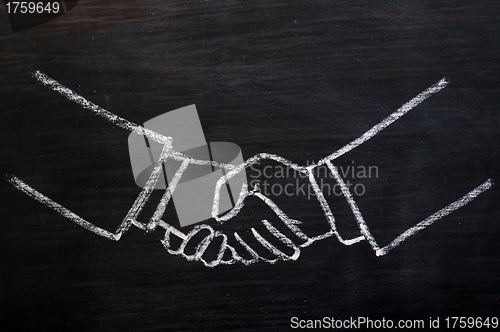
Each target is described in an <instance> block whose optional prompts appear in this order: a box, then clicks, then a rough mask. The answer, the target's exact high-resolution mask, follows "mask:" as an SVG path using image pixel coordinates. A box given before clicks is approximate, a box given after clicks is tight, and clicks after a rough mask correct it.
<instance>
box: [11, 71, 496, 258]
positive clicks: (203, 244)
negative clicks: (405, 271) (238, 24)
mask: <svg viewBox="0 0 500 332" xmlns="http://www.w3.org/2000/svg"><path fill="white" fill-rule="evenodd" d="M33 77H35V78H36V79H37V80H38V81H40V82H41V83H43V84H44V85H46V86H48V87H49V88H50V89H52V90H54V91H57V92H59V93H60V94H61V95H63V96H64V97H66V98H68V99H69V100H71V101H73V102H75V103H77V104H79V105H81V106H82V107H83V108H85V109H88V110H90V111H92V112H94V113H95V114H97V115H99V116H101V117H102V118H104V119H105V120H107V121H109V122H111V123H113V124H115V125H116V126H119V127H121V128H123V129H127V130H129V131H132V132H135V133H137V134H139V135H144V136H145V137H147V138H148V139H150V140H153V141H155V142H158V143H160V144H162V145H163V149H162V152H161V154H160V158H159V159H158V161H157V162H156V164H155V166H154V168H153V171H152V172H151V175H150V177H149V179H148V181H147V182H146V185H145V186H144V188H143V189H142V191H141V192H140V193H139V195H138V196H137V198H136V200H135V202H134V204H133V205H132V207H131V208H130V210H129V211H128V213H127V214H126V215H125V217H124V218H123V220H122V223H121V224H120V225H119V226H118V228H117V229H116V231H115V232H114V233H112V232H110V231H108V230H105V229H102V228H100V227H98V226H96V225H95V224H93V223H90V222H88V221H86V220H85V219H83V218H81V217H80V216H78V215H77V214H75V213H73V212H72V211H70V210H68V209H67V208H65V207H63V206H62V205H60V204H58V203H56V202H54V201H53V200H51V199H50V198H48V197H46V196H45V195H43V194H42V193H40V192H38V191H37V190H35V189H34V188H32V187H31V186H29V185H28V184H26V183H24V182H23V181H22V180H20V179H18V178H17V177H15V176H14V175H9V174H8V175H6V181H7V182H9V183H11V184H12V185H13V186H14V187H15V188H17V189H19V190H21V191H22V192H24V193H25V194H27V195H28V196H30V197H32V198H33V199H35V200H37V201H39V202H40V203H42V204H43V205H45V206H47V207H49V208H51V209H53V210H54V211H56V212H58V213H60V214H61V215H63V216H64V217H66V218H68V219H69V220H71V221H73V222H74V223H75V224H77V225H80V226H82V227H83V228H85V229H87V230H89V231H91V232H93V233H95V234H97V235H99V236H102V237H105V238H107V239H110V240H114V241H118V240H120V238H121V236H122V235H123V234H124V233H125V232H127V231H128V229H129V228H130V227H131V226H135V227H137V228H139V229H142V230H144V231H146V232H152V231H154V230H156V229H157V228H158V227H160V228H162V229H164V230H165V235H164V237H163V240H161V243H162V244H163V246H164V247H165V249H166V250H167V251H168V252H169V253H170V254H172V255H179V256H182V257H184V258H185V259H186V260H188V261H200V262H202V263H203V264H204V265H205V266H207V267H215V266H218V265H231V264H235V263H242V264H244V265H250V264H253V263H256V262H259V261H262V262H267V263H271V264H274V263H276V262H278V261H288V260H297V259H298V258H299V256H300V253H301V249H302V248H304V247H307V246H309V245H311V244H312V243H314V242H316V241H319V240H323V239H326V238H329V237H332V236H334V237H336V239H337V240H338V241H339V242H340V243H342V244H344V245H347V246H350V245H353V244H355V243H359V242H361V241H364V240H366V241H367V242H368V243H369V244H370V246H371V248H372V249H373V251H374V252H375V255H376V256H383V255H386V254H387V253H389V252H390V251H391V250H392V249H394V248H396V247H397V246H399V245H400V244H401V243H403V242H404V241H405V240H406V239H408V238H409V237H410V236H412V235H415V234H416V233H417V232H419V231H421V230H423V229H425V228H427V227H428V226H430V225H432V224H433V223H434V222H436V221H437V220H439V219H441V218H443V217H445V216H447V215H449V214H450V213H452V212H453V211H456V210H458V209H459V208H461V207H463V206H465V205H467V204H469V203H470V202H471V201H472V200H474V199H475V198H476V197H477V196H479V195H480V194H481V193H483V192H485V191H487V190H488V189H490V188H491V187H492V186H493V180H492V179H488V180H486V181H485V182H484V183H482V184H480V185H479V186H477V187H476V188H474V189H472V190H471V191H470V192H468V193H466V194H465V195H463V196H462V197H460V198H458V199H457V200H456V201H454V202H452V203H451V204H449V205H448V206H446V207H444V208H442V209H441V210H439V211H437V212H436V213H434V214H433V215H431V216H429V217H428V218H426V219H425V220H423V221H421V222H419V223H417V224H416V225H415V226H413V227H411V228H409V229H408V230H406V231H405V232H403V233H402V234H401V235H399V236H397V237H396V238H395V239H394V240H393V241H392V242H390V243H389V244H388V245H386V246H384V247H380V246H379V244H378V243H377V241H376V240H375V238H374V237H373V235H372V234H371V232H370V229H369V227H368V224H367V223H366V221H365V220H364V218H363V215H362V214H361V211H360V210H359V208H358V205H357V203H356V202H355V200H354V198H353V195H352V194H351V192H350V191H349V188H348V187H347V186H346V184H345V183H344V181H343V179H342V177H341V176H340V174H339V172H338V169H337V167H336V166H335V165H334V164H333V163H332V161H333V160H335V159H337V158H338V157H340V156H342V155H344V154H346V153H348V152H349V151H351V150H353V149H355V148H356V147H358V146H360V145H361V144H363V143H365V142H366V141H368V140H369V139H370V138H372V137H374V136H375V135H377V134H378V133H379V132H381V131H382V130H384V129H385V128H387V127H388V126H389V125H390V124H392V123H394V122H395V121H396V120H398V119H400V118H401V117H402V116H403V115H405V114H406V113H408V112H409V111H410V110H412V109H414V108H415V107H416V106H417V105H418V104H420V103H421V102H423V101H424V100H426V99H427V98H428V97H430V96H431V95H433V94H435V93H437V92H439V91H441V90H442V89H443V88H445V87H446V86H447V85H448V82H447V81H446V79H444V78H443V79H441V80H440V81H439V82H438V83H436V84H434V85H432V86H431V87H429V88H428V89H426V90H424V91H422V92H421V93H420V94H418V95H417V96H416V97H414V98H413V99H411V100H410V101H408V102H407V103H405V104H404V105H403V106H401V107H400V108H399V109H397V110H396V111H395V112H394V113H392V114H391V115H389V116H388V117H387V118H385V119H383V120H382V121H381V122H379V123H378V124H376V125H375V126H373V127H372V128H371V129H370V130H368V131H366V132H365V133H364V134H363V135H361V136H360V137H358V138H356V139H355V140H353V141H352V142H350V143H349V144H347V145H345V146H344V147H342V148H340V149H338V150H336V151H335V152H333V153H332V154H330V155H329V156H327V157H325V158H323V159H321V160H319V161H318V162H317V163H313V164H312V165H308V166H307V167H305V166H300V165H297V164H295V163H293V162H291V161H289V160H287V159H285V158H283V157H280V156H277V155H274V154H269V153H259V154H257V155H255V156H253V157H251V158H249V159H247V160H246V161H245V162H244V163H242V164H240V165H231V164H225V163H218V162H214V161H209V160H198V159H193V158H190V157H188V156H186V155H184V154H182V153H180V152H177V151H174V150H173V149H172V142H173V139H172V137H169V136H165V135H161V134H159V133H157V132H154V131H152V130H149V129H147V128H144V127H142V126H140V125H137V124H135V123H133V122H130V121H128V120H126V119H123V118H121V117H119V116H118V115H116V114H113V113H111V112H109V111H107V110H105V109H103V108H102V107H100V106H98V105H96V104H94V103H92V102H91V101H89V100H87V99H85V98H84V97H82V96H80V95H79V94H77V93H76V92H74V91H73V90H71V89H69V88H67V87H65V86H63V85H62V84H60V83H59V82H57V81H55V80H54V79H52V78H50V77H49V76H47V75H45V74H44V73H42V72H40V71H38V70H37V71H35V72H33ZM168 158H171V159H174V160H177V161H181V166H180V167H179V169H178V170H177V172H176V174H175V175H174V177H173V178H172V180H171V181H170V183H169V185H168V187H167V188H166V189H165V193H164V194H163V196H162V198H161V200H160V202H159V203H158V205H157V208H156V210H155V212H154V214H153V216H152V217H151V218H150V220H149V222H148V223H142V222H139V221H138V220H137V219H138V216H139V214H140V213H141V211H142V209H143V207H144V205H145V204H146V202H147V201H148V199H149V198H150V195H151V193H152V192H153V189H154V187H155V185H156V183H157V182H158V179H159V178H160V173H161V170H162V164H163V163H164V162H165V161H166V160H167V159H168ZM264 159H269V160H274V161H276V162H278V163H281V164H283V165H285V166H287V167H290V168H292V169H294V170H296V171H298V172H301V173H303V174H305V175H306V176H307V177H308V179H309V182H310V184H311V186H312V188H313V190H314V193H315V197H316V198H317V200H318V202H319V205H320V207H321V209H322V210H323V214H324V216H325V218H326V221H327V222H328V224H329V226H330V230H329V231H328V232H326V233H324V234H321V235H318V236H315V237H310V236H308V235H306V234H305V232H304V231H303V230H302V229H301V228H300V225H301V224H302V222H301V221H299V220H295V219H292V218H290V217H288V216H287V215H286V213H285V212H283V211H282V210H281V209H280V208H279V207H278V206H277V205H276V204H275V203H274V202H273V201H272V200H271V199H270V198H269V197H267V196H265V195H263V194H262V193H261V192H260V190H259V186H258V185H256V186H255V187H254V188H252V189H251V190H249V188H248V186H247V184H245V183H244V184H243V186H242V189H241V191H240V194H239V197H238V200H237V202H236V203H235V205H234V207H233V208H232V209H231V210H229V211H228V212H227V213H225V214H224V215H219V201H220V193H221V188H222V186H224V185H226V183H227V181H229V179H231V178H232V177H234V176H235V175H236V174H237V173H238V172H241V171H242V170H244V169H245V168H247V167H249V166H251V165H253V164H254V163H257V162H259V161H260V160H264ZM190 164H195V165H212V167H217V168H220V169H222V170H225V171H226V173H225V175H224V176H222V177H221V178H220V179H219V180H218V181H217V183H216V185H215V188H214V199H213V206H212V217H213V218H214V219H215V220H217V221H218V222H219V223H221V224H223V223H225V222H227V221H228V220H230V219H232V218H234V217H235V216H236V215H237V214H238V213H239V212H240V211H241V210H242V209H243V207H244V202H245V199H246V198H247V197H249V196H254V197H257V198H259V199H260V200H262V202H264V203H265V204H266V205H267V206H268V207H269V208H270V209H271V210H272V211H273V212H274V213H275V214H276V216H277V217H278V218H279V220H280V221H281V222H283V224H284V225H285V226H286V227H287V228H288V229H289V230H290V231H291V232H292V233H293V234H294V236H296V237H297V238H298V239H299V241H301V243H295V242H294V241H292V240H291V239H290V238H289V237H287V236H286V235H285V234H283V233H282V232H281V231H279V230H278V229H277V228H276V227H275V226H274V225H272V224H271V223H270V222H269V221H268V220H261V223H262V224H263V225H264V226H265V228H266V229H267V231H268V232H269V233H270V234H272V235H273V236H274V237H275V238H276V239H277V240H278V241H280V242H281V243H283V244H284V245H285V246H287V247H289V248H290V249H291V250H292V251H293V253H292V254H291V255H289V254H286V253H284V252H283V251H282V250H279V249H278V248H277V247H276V246H275V245H273V244H272V243H271V242H269V241H268V240H266V239H265V238H264V237H263V236H262V235H261V234H260V233H259V232H258V231H257V230H256V229H255V228H251V229H250V231H251V233H252V235H253V237H254V238H255V239H256V240H257V242H258V243H260V244H261V245H262V247H263V248H265V249H266V250H267V251H269V253H270V255H272V257H274V258H266V257H263V256H261V255H259V254H258V253H257V251H256V250H255V248H252V247H251V246H250V245H249V244H247V243H246V242H245V241H244V240H243V239H242V237H241V236H240V235H239V234H238V232H234V233H233V234H224V233H223V232H221V231H218V230H217V231H216V230H214V228H213V227H211V226H210V225H207V224H202V225H197V226H195V227H193V228H192V229H191V230H190V231H189V232H187V234H186V233H184V232H182V231H180V230H179V229H177V228H175V227H174V226H172V225H170V224H169V223H167V222H166V221H164V220H163V219H162V218H163V214H164V213H165V209H166V207H167V205H168V203H169V202H170V199H171V197H172V194H173V192H174V191H175V189H176V187H177V184H178V183H179V181H180V179H181V177H182V175H183V173H184V171H185V170H186V168H187V167H188V166H189V165H190ZM324 164H326V165H327V166H328V169H329V170H330V172H331V173H332V175H333V177H334V178H335V181H336V182H337V183H338V185H339V187H340V188H341V190H342V194H343V196H344V197H345V199H346V200H347V202H348V203H349V206H350V208H351V211H352V213H353V215H354V217H355V220H356V223H357V226H358V227H359V231H360V235H359V236H357V237H355V238H352V239H344V238H343V237H342V236H341V235H340V234H339V232H338V231H337V227H336V221H335V217H334V215H333V213H332V211H331V208H330V206H329V205H328V203H327V201H326V199H325V197H324V195H323V192H322V191H321V189H320V188H319V186H318V184H317V181H316V179H315V177H314V172H313V170H314V169H315V168H316V167H318V166H321V165H324ZM203 231H205V232H208V234H207V235H206V236H205V237H204V238H203V239H202V240H201V241H200V242H199V243H198V244H197V246H196V249H195V252H194V253H193V254H189V255H188V254H186V253H185V249H186V247H187V245H188V244H189V242H190V241H191V240H192V239H193V238H194V236H195V235H197V234H198V233H200V232H203ZM171 236H176V237H178V238H180V239H181V240H182V242H181V244H180V246H179V247H178V248H177V249H173V248H172V241H171ZM230 236H231V237H230ZM216 238H220V239H222V242H221V243H220V245H219V246H220V247H219V250H218V253H217V255H216V257H215V258H214V259H211V260H210V259H206V258H204V254H205V253H206V250H207V248H208V247H209V246H210V244H212V243H214V240H215V239H216ZM229 239H231V244H230V241H229ZM236 246H239V247H240V250H239V251H238V250H237V249H236ZM242 250H243V251H242ZM243 252H245V253H246V254H248V255H249V256H250V257H251V259H246V258H243V257H242V254H243ZM224 258H226V259H224Z"/></svg>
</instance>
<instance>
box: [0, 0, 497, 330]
mask: <svg viewBox="0 0 500 332" xmlns="http://www.w3.org/2000/svg"><path fill="white" fill-rule="evenodd" d="M498 17H500V13H499V7H498V4H497V3H496V2H494V1H475V2H473V3H471V2H469V1H376V2H373V1H302V2H296V1H289V2H286V1H262V2H250V3H249V2H246V1H166V0H162V1H139V0H135V1H90V0H89V1H83V0H82V1H80V2H79V3H78V5H76V7H75V8H73V10H71V11H70V12H68V13H67V14H65V15H63V16H61V17H59V18H57V19H55V20H53V21H50V22H48V23H46V24H43V25H40V26H38V27H35V28H32V29H28V30H25V31H21V32H18V33H15V34H10V35H6V36H3V37H1V39H0V50H1V51H0V82H1V88H0V102H1V103H0V109H1V112H2V117H1V122H0V123H1V128H0V129H1V133H2V137H1V142H2V144H3V148H2V155H1V157H2V160H1V162H2V164H1V170H2V173H7V172H8V173H12V174H15V175H16V176H17V177H19V178H21V179H22V180H24V181H26V182H27V183H28V184H30V185H31V186H33V187H34V188H36V189H37V190H39V191H41V192H42V193H44V194H46V195H47V196H49V197H51V198H52V199H54V200H55V201H57V202H59V203H61V204H62V205H64V206H66V207H67V208H69V209H71V210H72V211H74V212H76V213H78V214H79V215H81V216H82V217H84V218H86V219H88V220H90V221H91V222H95V223H96V224H98V225H100V226H102V227H104V228H106V229H114V228H115V227H116V226H117V225H118V224H119V223H120V221H121V218H122V217H123V216H124V215H125V214H126V212H127V210H128V208H129V207H130V206H131V204H132V203H133V200H134V198H135V197H136V195H137V194H138V193H139V188H137V187H136V186H135V184H134V181H133V177H132V171H131V169H130V162H129V159H128V148H127V137H128V132H126V131H124V130H122V129H120V128H116V127H113V126H112V125H110V124H108V123H106V122H104V121H103V120H102V119H100V118H97V117H95V116H93V115H91V114H90V113H89V112H87V111H85V110H82V109H81V108H80V107H79V106H77V105H76V104H74V103H72V102H70V101H67V100H65V99H64V98H63V97H61V96H60V95H58V94H57V93H54V92H52V91H50V90H48V89H47V88H46V87H44V86H42V85H41V84H40V83H38V82H36V80H34V79H33V78H31V76H30V75H29V71H30V70H33V69H39V70H41V71H42V72H45V73H46V74H48V75H49V76H51V77H53V78H55V79H56V80H58V81H60V82H61V83H63V84H65V85H67V86H68V87H70V88H72V89H74V90H75V91H77V92H78V93H80V94H82V95H83V96H85V97H87V98H89V99H90V100H92V101H93V102H95V103H96V104H99V105H101V106H102V107H104V108H106V109H108V110H110V111H111V112H114V113H116V114H118V115H120V116H122V117H125V118H127V119H128V120H131V121H134V122H137V123H143V122H144V121H147V120H148V119H151V118H153V117H155V116H157V115H159V114H162V113H164V112H166V111H169V110H173V109H176V108H180V107H183V106H186V105H189V104H193V103H194V104H196V106H197V108H198V112H199V114H200V118H201V123H202V124H203V128H204V132H205V135H206V138H207V141H229V142H234V143H236V144H238V145H239V146H240V147H241V149H242V151H243V156H244V158H249V157H251V156H253V155H254V154H256V153H258V152H271V153H275V154H278V155H281V156H283V157H285V158H288V159H290V160H292V161H294V162H296V163H299V164H306V163H307V162H312V161H314V160H318V159H320V158H322V157H324V156H326V155H328V154H329V153H331V152H333V151H334V150H336V149H337V148H339V147H341V146H343V145H344V144H346V143H348V142H349V141H351V140H352V139H354V138H356V137H358V136H359V135H360V134H362V133H363V132H364V131H366V130H367V129H369V128H370V127H371V126H373V125H374V124H376V123H377V122H379V121H380V120H381V119H383V118H384V117H386V116H387V115H389V114H390V113H391V112H392V111H394V110H395V109H397V108H398V107H399V106H400V105H402V104H403V103H405V102H406V101H408V100H409V99H411V98H412V97H414V96H415V95H416V94H418V93H419V92H420V91H422V90H424V89H425V88H427V87H429V86H430V85H432V84H434V83H435V82H437V81H439V79H441V78H442V77H446V78H447V79H448V80H449V81H450V85H449V86H448V87H447V88H446V89H444V90H443V91H441V92H439V93H438V94H437V95H435V96H433V97H431V98H430V99H429V100H427V101H426V102H424V103H423V104H421V105H420V106H418V107H417V108H416V109H415V110H413V111H412V112H410V113H409V114H408V115H406V116H405V117H403V118H402V119H401V120H399V121H398V122H396V123H395V124H393V125H392V126H391V127H390V128H388V129H387V130H386V131H384V132H383V133H381V134H379V135H378V136H376V137H375V138H374V139H373V140H371V141H370V142H368V143H366V144H364V145H363V146H361V147H359V148H357V149H355V150H354V151H352V152H350V153H349V154H347V155H345V156H343V157H342V158H341V159H340V160H339V161H338V164H339V165H350V164H352V161H354V162H355V164H356V165H365V166H368V165H376V166H377V167H378V169H379V177H378V178H371V179H363V180H362V183H363V184H364V185H365V186H366V193H365V195H363V196H362V197H359V198H358V203H359V206H360V209H361V211H362V212H363V213H364V216H365V219H366V220H367V222H368V223H369V225H370V227H371V230H372V232H373V234H374V235H375V236H376V237H377V239H378V240H379V242H380V243H381V244H382V245H385V244H386V243H388V242H389V241H391V240H392V239H393V238H394V237H395V236H397V235H398V234H400V233H401V232H402V231H404V230H405V229H407V228H408V227H410V226H412V225H414V224H415V223H417V222H418V221H420V220H422V219H424V218H425V217H427V216H429V215H430V214H432V213H434V212H435V211H437V210H439V209H441V208H442V207H444V206H446V205H447V204H449V203H451V202H452V201H454V200H456V199H458V198H459V197H461V196H462V195H464V194H465V193H467V192H468V191H470V190H471V189H473V188H474V187H476V186H477V185H479V184H480V183H482V182H484V181H485V180H486V179H488V178H490V177H491V178H492V179H493V180H494V181H496V183H497V185H496V186H495V187H493V189H492V190H490V191H489V192H487V193H485V194H483V195H481V196H480V197H479V198H478V199H477V200H476V201H474V202H472V203H471V204H470V205H468V206H466V207H465V208H463V209H461V210H459V211H457V212H455V213H453V214H451V215H450V216H448V217H446V218H444V219H442V220H440V221H439V222H437V223H436V224H435V225H433V226H431V227H430V228H428V229H426V230H425V231H423V232H421V233H419V234H418V235H416V236H414V237H412V238H410V239H409V240H407V241H406V242H405V243H404V244H402V245H401V246H400V247H398V248H396V249H395V250H393V251H392V252H391V253H389V254H388V255H387V256H384V257H381V258H377V257H376V256H375V255H374V253H373V252H372V250H371V249H370V247H369V245H368V244H367V243H360V244H357V245H354V246H352V247H344V246H342V245H340V244H339V243H338V242H337V241H335V240H333V239H327V240H324V241H321V242H318V243H315V244H314V245H312V246H311V247H309V248H306V249H304V250H303V252H302V254H301V257H300V258H299V260H298V261H296V262H279V263H277V264H275V265H269V264H265V263H258V264H255V265H252V266H250V267H245V266H239V265H236V266H229V267H218V268H214V269H208V268H206V267H204V266H203V265H202V264H201V263H193V262H187V261H185V260H184V259H183V258H180V257H174V256H170V255H169V254H168V253H167V252H166V251H165V250H164V249H163V247H162V245H161V244H160V242H159V240H160V239H161V238H162V234H161V232H159V231H158V232H156V233H153V234H151V235H143V233H141V232H139V231H138V230H131V231H130V232H129V233H127V234H125V235H124V237H123V238H122V240H120V241H119V242H111V241H108V240H106V239H104V238H100V237H98V236H96V235H94V234H92V233H89V232H88V231H86V230H84V229H82V228H80V227H78V226H76V225H74V224H72V223H71V222H69V221H68V220H66V219H64V218H63V217H61V216H59V215H57V214H56V213H54V212H53V211H51V210H49V209H48V208H45V207H44V206H42V205H41V204H39V203H37V202H35V201H34V200H32V199H31V198H29V197H27V196H26V195H24V194H22V193H21V192H20V191H17V190H16V189H14V188H13V187H11V186H9V185H7V184H6V183H4V184H2V199H3V200H2V217H1V223H0V234H1V235H0V257H1V267H0V286H1V288H0V309H1V310H0V320H1V321H2V325H3V326H4V327H5V328H3V327H2V328H1V329H2V331H4V330H5V331H21V330H32V331H73V330H74V331H114V330H116V331H118V330H119V331H180V330H221V329H227V330H231V329H234V330H243V331H244V330H265V331H267V330H269V331H283V330H286V329H287V328H289V326H290V318H291V317H293V316H297V317H300V318H304V319H317V318H322V317H324V316H331V317H337V318H342V319H348V318H349V317H357V316H368V317H370V318H372V319H376V318H382V317H386V318H392V319H424V320H426V321H427V320H428V318H429V317H436V316H440V317H441V319H444V318H445V317H446V316H474V317H477V316H483V317H486V316H493V315H498V308H499V307H500V305H499V303H500V299H499V296H500V294H499V290H500V287H499V286H500V285H499V283H500V280H499V276H500V268H499V266H500V264H499V263H500V262H499V258H498V255H499V254H500V251H499V249H500V245H499V241H498V237H499V236H500V227H499V226H500V213H499V209H498V198H499V196H498V185H499V184H500V176H499V168H500V166H499V165H500V164H499V161H500V159H499V154H498V153H499V151H500V150H499V148H500V144H499V135H498V134H499V128H500V113H499V102H500V94H499V92H500V89H499V84H500V83H499V50H500V42H499V38H498V34H499V21H498ZM304 200H306V201H307V199H306V198H304V197H296V198H291V197H279V198H277V202H278V205H279V206H280V207H281V208H282V209H283V210H285V211H290V215H291V216H292V217H296V218H298V219H300V220H302V221H304V223H307V225H309V226H308V227H311V228H315V227H317V228H318V230H319V232H322V230H323V229H324V227H325V221H324V217H323V216H322V212H321V210H320V208H319V207H318V206H315V205H314V204H312V203H314V201H311V204H310V205H311V206H309V205H308V204H306V203H307V202H304ZM337 201H338V202H337V203H338V205H336V204H337V203H334V202H333V200H332V206H333V205H335V206H336V208H335V209H336V211H338V212H339V215H340V216H341V218H340V220H339V223H340V225H339V227H346V228H347V227H348V226H346V225H349V223H352V222H353V220H351V219H352V217H350V216H349V214H348V213H344V212H345V206H343V204H344V205H345V202H344V201H343V200H341V199H337ZM268 212H269V211H268V210H266V208H265V207H264V206H262V204H261V203H258V202H256V201H253V202H249V203H248V207H247V208H245V210H243V212H242V213H241V216H239V217H238V220H239V222H240V224H238V227H240V228H250V227H254V226H256V225H257V223H258V222H259V220H261V219H262V218H264V217H267V215H268ZM334 212H335V211H334ZM167 217H168V218H170V219H169V220H170V221H171V222H172V224H174V225H177V221H176V220H175V218H176V217H175V209H174V207H173V206H169V208H168V209H167ZM342 217H344V218H342ZM344 219H345V220H344ZM316 225H317V226H316ZM235 227H236V226H235ZM346 231H349V229H346ZM442 323H443V322H442Z"/></svg>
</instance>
